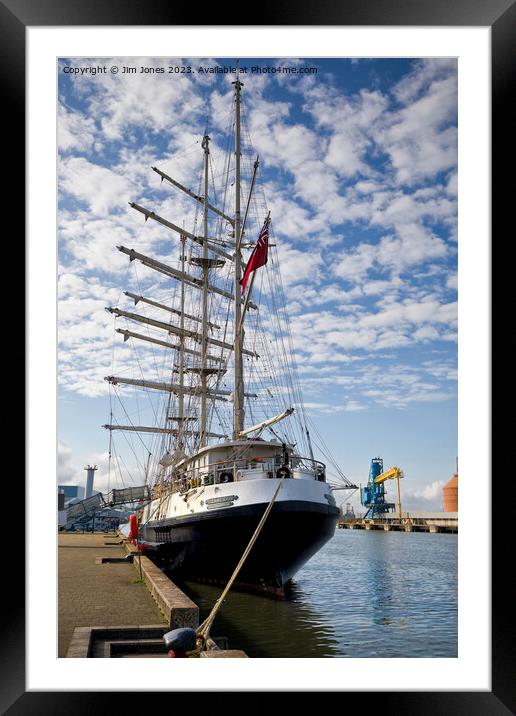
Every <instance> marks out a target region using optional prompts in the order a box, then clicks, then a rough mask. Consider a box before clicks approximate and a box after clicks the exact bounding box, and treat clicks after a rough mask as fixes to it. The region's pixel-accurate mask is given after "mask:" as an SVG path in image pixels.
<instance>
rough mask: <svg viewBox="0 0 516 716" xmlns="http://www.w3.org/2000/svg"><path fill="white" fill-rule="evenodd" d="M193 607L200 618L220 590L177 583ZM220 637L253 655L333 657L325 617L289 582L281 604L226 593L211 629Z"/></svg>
mask: <svg viewBox="0 0 516 716" xmlns="http://www.w3.org/2000/svg"><path fill="white" fill-rule="evenodd" d="M178 586H180V587H181V588H182V589H183V591H185V592H186V593H187V594H188V596H189V597H190V598H191V599H193V601H194V602H196V604H198V605H199V609H200V618H201V621H202V620H203V619H205V618H206V617H207V616H208V614H209V612H210V610H211V608H212V607H213V604H214V603H215V601H216V600H217V598H218V597H219V595H220V593H221V591H222V588H221V587H213V586H211V585H205V584H194V583H193V582H185V583H183V584H180V585H178ZM212 633H213V634H214V635H215V636H226V637H228V639H229V644H230V646H231V648H233V649H243V650H244V651H245V652H246V653H247V654H248V656H253V657H268V656H274V657H287V658H288V657H301V656H302V657H314V658H316V657H317V658H319V657H324V656H339V649H338V641H337V637H336V635H335V632H334V630H333V627H332V625H331V619H330V615H328V614H327V612H325V610H322V613H318V612H317V611H316V610H314V609H313V608H311V606H310V603H309V600H307V598H306V596H305V594H304V593H303V589H302V587H301V586H300V585H298V584H292V586H291V589H290V590H289V593H288V596H287V598H286V599H283V600H276V599H271V598H270V597H262V596H256V595H253V594H247V593H244V592H230V593H229V594H228V596H227V598H226V600H225V602H224V604H223V606H222V607H221V610H220V611H219V613H218V615H217V618H216V620H215V624H214V626H213V628H212Z"/></svg>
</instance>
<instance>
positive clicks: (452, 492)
mask: <svg viewBox="0 0 516 716" xmlns="http://www.w3.org/2000/svg"><path fill="white" fill-rule="evenodd" d="M443 510H444V512H458V511H459V467H458V464H457V472H456V473H455V474H454V475H452V477H451V479H450V480H448V482H447V483H446V485H445V486H444V487H443Z"/></svg>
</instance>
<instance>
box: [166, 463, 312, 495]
mask: <svg viewBox="0 0 516 716" xmlns="http://www.w3.org/2000/svg"><path fill="white" fill-rule="evenodd" d="M281 465H282V461H281V455H280V454H274V455H265V456H260V457H254V458H252V459H250V458H241V459H240V460H233V461H230V460H220V461H218V462H212V463H210V464H209V465H201V466H195V467H191V468H190V469H188V470H185V471H184V472H181V474H180V475H174V476H172V477H171V478H169V479H168V480H165V481H160V482H159V483H158V484H157V485H155V487H154V489H153V491H152V498H153V499H158V498H161V497H164V496H166V495H167V494H170V493H171V492H188V490H191V489H194V488H196V487H202V486H206V485H213V484H219V483H221V482H237V481H238V477H237V473H238V472H239V471H246V470H259V471H262V472H263V473H264V476H265V475H266V476H267V477H277V476H278V475H277V473H278V470H279V469H280V467H281ZM290 469H291V471H292V473H293V476H294V477H295V476H296V472H297V473H305V474H310V473H311V474H312V479H313V480H319V481H321V482H324V481H325V480H326V465H325V464H324V463H322V462H320V461H318V460H314V459H313V458H310V457H301V456H298V455H295V456H294V457H292V458H291V460H290ZM305 479H306V478H305ZM308 479H310V478H308Z"/></svg>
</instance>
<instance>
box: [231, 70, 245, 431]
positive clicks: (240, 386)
mask: <svg viewBox="0 0 516 716" xmlns="http://www.w3.org/2000/svg"><path fill="white" fill-rule="evenodd" d="M233 84H234V85H235V288H234V294H235V304H234V305H235V309H234V324H235V327H234V331H235V333H234V356H235V379H234V381H235V382H234V390H233V440H237V439H238V436H239V434H240V432H241V431H242V430H243V429H244V379H243V361H242V326H241V317H242V316H241V314H242V304H241V294H242V288H241V285H240V280H241V278H242V256H241V254H240V244H241V238H242V237H241V220H240V90H241V88H242V87H243V84H242V82H240V80H239V79H238V77H237V79H236V81H235V82H233Z"/></svg>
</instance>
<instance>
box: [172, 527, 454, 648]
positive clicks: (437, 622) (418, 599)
mask: <svg viewBox="0 0 516 716" xmlns="http://www.w3.org/2000/svg"><path fill="white" fill-rule="evenodd" d="M179 586H181V587H182V588H183V590H184V591H185V592H186V593H187V594H189V596H190V597H191V598H192V599H193V600H194V601H195V602H196V603H197V604H198V605H199V607H200V611H201V621H202V620H203V619H204V618H205V617H206V616H207V615H208V613H209V611H210V610H211V608H212V606H213V604H214V602H215V601H216V599H217V598H218V596H219V595H220V593H221V591H222V587H214V586H210V585H202V584H194V583H193V582H186V583H184V584H182V585H179ZM212 631H213V634H214V635H215V636H218V635H220V636H226V637H228V639H229V643H230V647H231V648H233V649H243V650H244V651H245V652H246V653H247V654H248V655H249V656H251V657H255V658H256V657H287V658H288V657H316V658H317V657H319V658H320V657H335V656H340V657H351V658H359V657H378V658H382V657H456V656H457V536H456V535H444V534H435V535H434V534H432V535H430V534H419V533H405V532H403V533H398V532H376V531H367V532H366V531H354V530H337V532H336V534H335V537H334V538H333V539H332V540H330V542H329V543H328V544H327V545H325V547H324V548H323V549H322V550H321V551H320V552H319V553H318V554H316V555H315V556H314V557H313V558H312V559H311V560H310V561H309V562H308V564H306V565H305V566H304V567H303V569H302V570H301V571H300V572H298V574H297V575H296V577H295V580H294V582H293V583H292V587H291V589H290V592H289V594H288V596H287V598H286V599H285V600H281V601H280V600H273V599H271V598H267V597H261V596H256V595H252V594H246V593H242V592H236V591H232V592H230V593H229V595H228V596H227V598H226V601H225V602H224V604H223V606H222V608H221V610H220V611H219V614H218V615H217V618H216V620H215V624H214V627H213V630H212Z"/></svg>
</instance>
